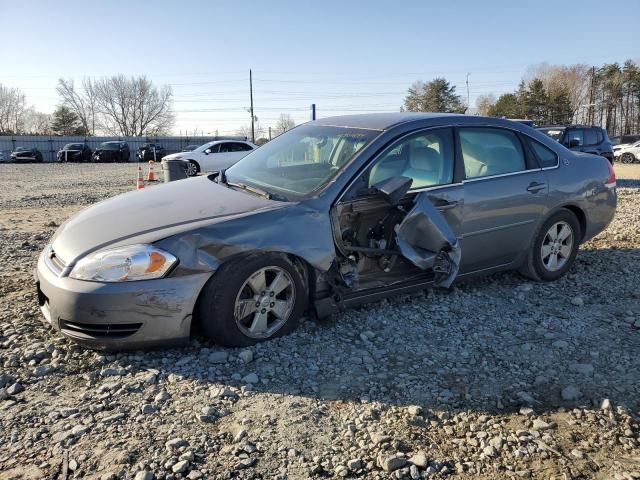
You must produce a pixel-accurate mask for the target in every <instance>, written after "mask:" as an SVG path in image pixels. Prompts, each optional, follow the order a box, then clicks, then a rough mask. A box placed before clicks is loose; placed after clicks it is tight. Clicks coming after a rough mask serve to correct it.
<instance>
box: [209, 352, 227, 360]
mask: <svg viewBox="0 0 640 480" xmlns="http://www.w3.org/2000/svg"><path fill="white" fill-rule="evenodd" d="M228 359H229V354H228V353H227V352H225V351H224V350H223V351H219V352H213V353H210V354H209V363H227V360H228Z"/></svg>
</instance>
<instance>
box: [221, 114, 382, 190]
mask: <svg viewBox="0 0 640 480" xmlns="http://www.w3.org/2000/svg"><path fill="white" fill-rule="evenodd" d="M378 134H379V132H378V131H376V130H365V129H355V128H346V127H328V126H317V125H303V126H300V127H297V128H294V129H292V130H289V131H288V132H286V133H284V134H282V135H280V136H279V137H277V138H275V139H274V140H272V141H270V142H268V143H266V144H265V145H263V146H262V147H260V148H258V149H256V150H254V151H253V152H252V153H250V154H249V155H247V156H246V157H244V158H243V159H242V160H240V161H239V162H238V163H236V164H235V165H233V166H232V167H230V168H229V169H227V170H226V172H225V176H226V179H227V182H228V183H230V184H233V183H236V184H241V185H247V186H250V187H251V186H253V187H256V188H258V189H260V190H264V191H266V192H267V193H270V194H275V195H278V196H280V197H284V198H287V199H301V198H304V197H306V196H308V195H309V194H310V193H312V192H314V191H315V190H318V189H319V188H320V187H322V186H324V185H325V184H326V183H327V182H328V181H329V180H330V179H331V178H332V177H333V176H334V175H335V174H336V173H337V172H339V171H340V169H341V168H342V167H343V166H344V165H345V164H346V163H347V162H348V161H349V160H350V159H351V158H352V157H353V156H354V155H355V154H356V153H357V152H358V151H359V150H360V149H361V148H362V147H364V146H365V145H366V144H367V143H369V142H370V141H371V140H372V139H373V138H375V137H376V136H377V135H378ZM275 195H274V196H275Z"/></svg>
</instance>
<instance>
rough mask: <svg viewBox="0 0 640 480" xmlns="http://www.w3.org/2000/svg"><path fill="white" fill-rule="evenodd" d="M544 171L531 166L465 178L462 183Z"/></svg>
mask: <svg viewBox="0 0 640 480" xmlns="http://www.w3.org/2000/svg"><path fill="white" fill-rule="evenodd" d="M540 171H542V169H541V168H531V169H529V170H518V171H517V172H509V173H500V174H498V175H487V176H486V177H473V178H465V179H464V180H463V181H462V183H463V184H464V183H471V182H477V181H479V180H487V179H492V178H503V177H513V176H514V175H522V174H524V173H531V172H540Z"/></svg>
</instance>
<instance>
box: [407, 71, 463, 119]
mask: <svg viewBox="0 0 640 480" xmlns="http://www.w3.org/2000/svg"><path fill="white" fill-rule="evenodd" d="M404 106H405V108H406V110H407V111H409V112H448V113H464V111H465V110H466V109H467V107H466V105H464V103H463V102H462V99H461V98H460V95H457V94H456V87H455V86H453V85H450V84H449V82H447V81H446V80H445V79H444V78H436V79H434V80H432V81H430V82H427V83H424V82H416V83H414V84H413V85H412V86H411V87H410V88H409V91H408V94H407V96H406V97H405V99H404Z"/></svg>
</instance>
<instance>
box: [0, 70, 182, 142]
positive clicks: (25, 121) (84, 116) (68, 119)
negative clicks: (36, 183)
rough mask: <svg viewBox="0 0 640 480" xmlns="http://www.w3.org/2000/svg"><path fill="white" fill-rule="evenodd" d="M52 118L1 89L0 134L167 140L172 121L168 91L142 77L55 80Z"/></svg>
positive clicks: (21, 97)
mask: <svg viewBox="0 0 640 480" xmlns="http://www.w3.org/2000/svg"><path fill="white" fill-rule="evenodd" d="M56 91H57V93H58V96H59V98H60V102H59V104H58V106H57V107H56V109H55V111H54V112H53V114H51V115H49V114H45V113H41V112H37V111H36V110H35V108H34V107H29V106H27V103H26V97H25V95H24V94H23V93H22V92H21V91H20V89H17V88H9V87H5V86H3V85H2V84H0V135H84V136H88V135H97V134H105V135H118V136H142V135H153V136H155V135H165V134H167V133H169V131H170V130H171V127H172V126H173V123H174V121H175V115H174V113H173V111H172V99H173V92H172V90H171V87H170V86H168V85H164V86H161V87H157V86H155V85H154V84H153V82H152V81H151V80H149V79H148V78H147V77H145V76H140V77H126V76H124V75H114V76H112V77H105V78H99V79H91V78H88V77H87V78H85V79H83V80H82V82H81V84H80V85H76V84H75V83H74V81H73V80H65V79H62V78H61V79H59V80H58V85H57V87H56Z"/></svg>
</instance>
